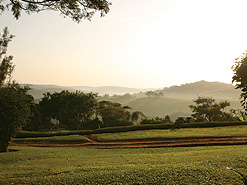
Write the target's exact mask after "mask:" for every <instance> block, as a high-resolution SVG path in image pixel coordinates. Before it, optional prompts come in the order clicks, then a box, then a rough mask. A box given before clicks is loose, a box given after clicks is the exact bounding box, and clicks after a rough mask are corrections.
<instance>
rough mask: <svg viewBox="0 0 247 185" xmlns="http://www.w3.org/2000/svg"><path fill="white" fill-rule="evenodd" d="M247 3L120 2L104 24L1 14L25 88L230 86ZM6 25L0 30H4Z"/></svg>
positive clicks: (246, 41)
mask: <svg viewBox="0 0 247 185" xmlns="http://www.w3.org/2000/svg"><path fill="white" fill-rule="evenodd" d="M246 7H247V2H246V0H236V1H226V0H224V1H223V0H217V1H215V0H214V1H213V0H207V1H204V0H203V1H198V0H188V1H183V0H166V1H163V0H157V1H147V0H135V1H131V0H125V1H121V0H115V1H114V2H113V5H112V7H111V11H110V13H109V14H108V15H107V16H106V17H104V18H98V16H95V17H94V18H93V20H92V22H87V21H84V22H82V23H81V24H76V23H74V22H72V21H71V20H70V19H63V18H62V17H60V16H58V13H54V12H52V13H51V12H45V13H40V14H32V15H25V14H23V16H22V17H21V19H20V20H18V21H15V20H13V18H12V15H11V13H10V12H8V13H4V14H3V15H2V16H0V21H1V25H2V27H3V26H5V25H6V26H8V27H9V29H10V32H11V33H13V34H14V35H15V36H16V37H15V39H14V40H13V42H12V43H11V44H10V49H9V54H12V55H14V59H15V60H14V63H15V64H16V70H15V75H14V78H15V79H16V80H17V81H19V82H20V83H36V84H58V85H90V86H104V85H118V86H128V87H164V86H170V85H175V84H182V83H187V82H195V81H199V80H207V81H220V82H226V83H231V77H232V71H231V66H232V65H233V64H234V59H235V58H236V57H238V56H240V55H241V54H242V52H244V50H246V49H247V37H246V33H247V26H246V24H245V22H246V18H247V12H246V10H245V8H246ZM2 27H1V29H2Z"/></svg>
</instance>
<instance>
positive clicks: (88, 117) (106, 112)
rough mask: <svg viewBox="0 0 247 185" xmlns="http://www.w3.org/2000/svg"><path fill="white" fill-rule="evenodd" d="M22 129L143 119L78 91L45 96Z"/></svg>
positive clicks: (90, 126)
mask: <svg viewBox="0 0 247 185" xmlns="http://www.w3.org/2000/svg"><path fill="white" fill-rule="evenodd" d="M32 110H33V116H32V118H31V119H30V121H29V122H28V123H27V125H26V126H25V127H24V129H25V130H41V129H68V130H79V129H97V128H103V127H113V126H126V125H133V124H138V123H139V122H140V121H141V120H142V118H146V116H145V115H144V114H143V113H142V112H140V111H134V112H133V111H132V112H131V111H130V110H131V107H129V106H122V105H121V104H120V103H115V102H111V101H106V100H103V101H99V100H98V98H97V94H95V93H83V92H80V91H76V92H69V91H62V92H60V93H57V92H55V93H53V94H51V93H46V94H44V97H43V98H42V99H41V101H40V102H39V104H36V105H35V107H34V108H33V109H32Z"/></svg>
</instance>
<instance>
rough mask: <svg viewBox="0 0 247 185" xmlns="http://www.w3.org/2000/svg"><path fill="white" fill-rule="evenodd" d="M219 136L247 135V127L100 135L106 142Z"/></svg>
mask: <svg viewBox="0 0 247 185" xmlns="http://www.w3.org/2000/svg"><path fill="white" fill-rule="evenodd" d="M219 135H247V126H232V127H215V128H184V129H183V128H182V129H176V130H147V131H135V132H122V133H113V134H108V133H105V134H99V135H98V137H99V138H101V139H104V140H125V139H145V138H160V137H190V136H219Z"/></svg>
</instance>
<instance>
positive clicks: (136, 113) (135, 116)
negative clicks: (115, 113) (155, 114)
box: [131, 111, 147, 124]
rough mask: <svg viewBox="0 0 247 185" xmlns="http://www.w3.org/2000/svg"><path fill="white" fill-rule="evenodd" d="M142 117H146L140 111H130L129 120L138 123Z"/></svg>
mask: <svg viewBox="0 0 247 185" xmlns="http://www.w3.org/2000/svg"><path fill="white" fill-rule="evenodd" d="M143 119H147V117H146V116H145V114H143V113H142V112H141V111H134V112H132V114H131V120H132V121H133V122H135V123H136V124H139V123H140V122H141V121H142V120H143Z"/></svg>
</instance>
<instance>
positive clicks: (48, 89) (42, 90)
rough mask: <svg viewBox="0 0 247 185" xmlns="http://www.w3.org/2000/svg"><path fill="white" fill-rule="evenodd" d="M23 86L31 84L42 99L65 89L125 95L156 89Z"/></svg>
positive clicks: (32, 92) (36, 96)
mask: <svg viewBox="0 0 247 185" xmlns="http://www.w3.org/2000/svg"><path fill="white" fill-rule="evenodd" d="M21 86H29V87H30V88H31V90H29V93H30V94H31V95H32V96H33V97H34V98H35V99H40V98H42V97H43V94H44V93H47V92H50V93H54V92H61V91H63V90H68V91H76V90H79V91H82V92H94V93H98V94H99V95H104V94H109V95H114V94H118V95H123V94H125V93H130V94H134V93H138V92H140V91H144V92H145V91H148V90H154V88H147V89H138V88H128V87H120V86H102V87H91V86H58V85H36V84H21Z"/></svg>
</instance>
